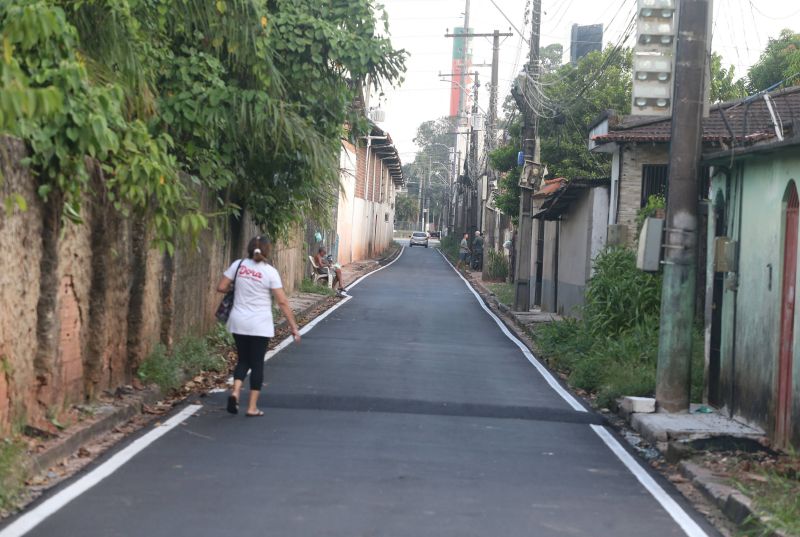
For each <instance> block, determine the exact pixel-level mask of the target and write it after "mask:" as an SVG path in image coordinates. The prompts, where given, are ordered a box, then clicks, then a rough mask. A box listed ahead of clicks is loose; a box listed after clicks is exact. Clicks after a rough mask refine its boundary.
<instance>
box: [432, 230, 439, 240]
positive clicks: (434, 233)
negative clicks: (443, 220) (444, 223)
mask: <svg viewBox="0 0 800 537" xmlns="http://www.w3.org/2000/svg"><path fill="white" fill-rule="evenodd" d="M430 236H431V238H432V239H441V238H442V232H441V231H431V232H430Z"/></svg>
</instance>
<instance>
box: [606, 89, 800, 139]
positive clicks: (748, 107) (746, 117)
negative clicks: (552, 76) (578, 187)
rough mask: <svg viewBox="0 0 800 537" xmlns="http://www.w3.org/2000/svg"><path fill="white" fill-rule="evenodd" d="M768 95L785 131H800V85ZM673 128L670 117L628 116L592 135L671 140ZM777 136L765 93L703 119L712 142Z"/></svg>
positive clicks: (720, 106)
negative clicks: (605, 131) (607, 129)
mask: <svg viewBox="0 0 800 537" xmlns="http://www.w3.org/2000/svg"><path fill="white" fill-rule="evenodd" d="M767 95H769V97H770V100H771V103H772V106H773V110H774V111H775V113H776V118H777V119H778V123H779V124H781V125H782V126H783V130H784V133H786V134H788V135H791V134H794V133H797V132H798V131H800V128H798V124H800V86H794V87H791V88H786V89H783V90H778V91H774V92H771V93H769V94H767ZM671 131H672V120H671V118H668V117H667V118H646V117H645V118H643V117H641V116H626V117H624V118H622V120H621V121H619V122H618V123H616V124H614V123H611V124H609V132H608V133H607V134H599V135H596V136H593V137H592V140H593V141H594V142H595V143H597V144H603V143H608V142H653V143H659V142H669V140H670V137H671V135H672V132H671ZM775 137H776V134H775V122H773V120H772V116H771V114H770V112H769V108H768V107H767V103H766V101H765V100H764V95H756V96H752V97H748V98H746V99H741V100H738V101H730V102H726V103H720V104H717V105H714V106H712V107H711V110H710V114H709V116H708V117H707V118H705V119H704V120H703V141H704V142H705V143H709V144H717V145H720V146H723V145H730V144H731V143H732V142H733V143H736V144H745V145H748V144H753V143H756V142H760V141H763V140H767V139H770V138H775Z"/></svg>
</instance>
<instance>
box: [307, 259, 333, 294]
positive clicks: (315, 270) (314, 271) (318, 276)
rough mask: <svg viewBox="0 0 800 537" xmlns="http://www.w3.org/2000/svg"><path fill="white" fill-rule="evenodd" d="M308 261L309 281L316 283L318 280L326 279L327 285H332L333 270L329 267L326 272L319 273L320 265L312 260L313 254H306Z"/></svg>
mask: <svg viewBox="0 0 800 537" xmlns="http://www.w3.org/2000/svg"><path fill="white" fill-rule="evenodd" d="M308 262H309V263H311V281H312V282H314V283H317V282H319V281H320V280H323V279H326V280H328V287H333V272H332V271H331V270H330V269H329V270H328V272H327V273H326V274H322V273H320V272H319V268H320V267H319V265H317V264H316V263H315V262H314V256H313V255H310V256H308Z"/></svg>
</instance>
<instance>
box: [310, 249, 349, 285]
mask: <svg viewBox="0 0 800 537" xmlns="http://www.w3.org/2000/svg"><path fill="white" fill-rule="evenodd" d="M326 254H327V251H326V250H325V247H324V246H321V247H320V248H319V250H317V254H316V255H315V256H314V263H315V264H316V265H317V267H318V268H317V271H318V272H319V273H320V274H330V272H331V271H334V273H335V274H336V277H335V278H334V280H333V285H334V286H336V285H337V284H338V286H337V292H336V294H337V295H339V296H347V293H345V291H344V279H343V278H342V269H341V268H340V267H339V265H338V264H334V263H331V262H330V261H328V258H327V255H326Z"/></svg>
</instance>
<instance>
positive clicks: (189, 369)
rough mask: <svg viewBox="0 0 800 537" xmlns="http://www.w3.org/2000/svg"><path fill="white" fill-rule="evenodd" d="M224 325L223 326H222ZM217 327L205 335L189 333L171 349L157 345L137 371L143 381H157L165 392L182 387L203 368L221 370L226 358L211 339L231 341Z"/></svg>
mask: <svg viewBox="0 0 800 537" xmlns="http://www.w3.org/2000/svg"><path fill="white" fill-rule="evenodd" d="M223 329H224V328H223ZM218 331H219V329H215V331H214V332H212V334H211V335H210V336H209V337H208V338H206V339H203V338H196V337H187V338H184V339H182V340H180V341H179V342H178V343H177V344H176V345H175V346H174V348H173V349H172V352H168V351H167V349H166V347H164V345H161V344H159V345H157V346H156V348H155V349H153V352H151V353H150V355H149V356H148V357H147V358H146V359H145V360H144V362H142V365H140V366H139V370H138V372H137V374H138V376H139V378H140V379H141V380H142V382H144V383H147V384H150V383H152V384H156V385H158V386H159V387H160V388H161V389H162V390H163V391H164V392H170V391H172V390H175V389H177V388H179V387H180V386H181V385H182V384H183V382H184V381H185V380H186V379H187V378H190V377H194V376H195V375H197V374H199V373H201V372H203V371H217V372H219V371H222V370H224V369H225V368H226V367H227V366H226V363H225V359H224V358H223V357H222V356H221V355H220V354H219V352H216V351H215V350H214V349H212V345H211V344H210V342H218V343H220V344H221V345H222V344H223V342H227V341H229V340H228V339H225V338H224V336H222V335H220V334H219V333H218Z"/></svg>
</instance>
